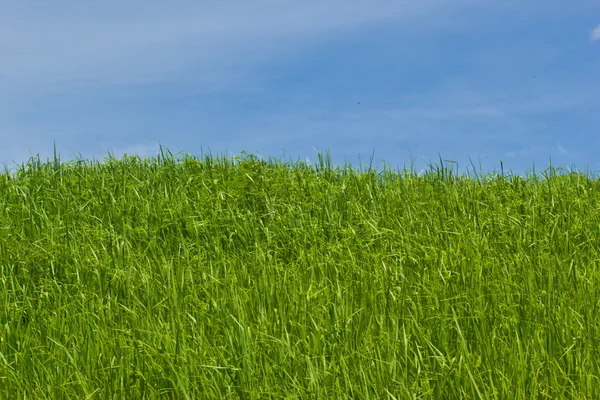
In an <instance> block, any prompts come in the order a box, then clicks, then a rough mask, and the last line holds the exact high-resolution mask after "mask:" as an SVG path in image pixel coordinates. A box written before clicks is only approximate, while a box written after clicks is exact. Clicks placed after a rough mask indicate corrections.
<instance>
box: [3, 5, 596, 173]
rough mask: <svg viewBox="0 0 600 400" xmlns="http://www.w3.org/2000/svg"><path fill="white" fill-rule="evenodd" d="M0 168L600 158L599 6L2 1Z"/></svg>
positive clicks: (585, 163)
mask: <svg viewBox="0 0 600 400" xmlns="http://www.w3.org/2000/svg"><path fill="white" fill-rule="evenodd" d="M0 48H1V49H2V53H3V62H2V64H1V65H0V87H1V88H2V90H0V124H1V125H0V132H1V133H0V135H1V136H0V137H1V138H2V146H0V164H6V165H8V166H9V167H10V168H14V166H15V163H16V164H21V163H23V162H26V161H27V160H28V159H29V158H30V157H31V156H32V155H36V154H39V155H41V157H42V158H45V157H50V158H51V157H52V152H53V145H54V143H56V145H57V147H58V150H59V152H60V154H61V156H62V157H63V158H68V157H71V156H73V155H80V156H81V157H83V158H99V157H104V156H106V154H107V152H111V153H112V154H114V155H115V156H116V157H120V156H122V155H123V154H125V153H127V154H138V155H140V156H146V155H148V156H152V155H156V154H157V153H158V152H159V148H160V145H163V146H166V147H167V148H169V149H171V150H173V151H176V152H177V151H185V152H189V153H192V154H198V153H200V152H201V150H202V149H204V150H210V151H211V152H212V153H214V154H217V153H225V152H229V153H231V154H239V153H240V152H241V151H242V150H247V151H249V152H251V153H257V154H261V155H264V156H265V157H271V156H273V157H279V156H282V155H283V156H284V157H286V158H288V157H289V158H291V159H298V158H299V159H302V160H304V159H306V158H307V157H308V158H309V159H311V160H314V159H315V158H316V156H317V151H321V152H323V151H325V150H326V149H328V150H330V151H331V155H332V158H333V160H334V162H336V163H338V164H343V163H345V162H346V161H348V162H351V163H352V164H357V163H358V157H359V155H360V156H361V158H362V160H368V159H369V158H370V157H371V155H373V156H374V157H375V160H376V161H378V160H385V161H386V162H387V163H388V164H390V165H391V166H392V167H400V168H401V167H402V166H403V165H405V164H406V163H408V162H410V158H411V157H412V158H413V159H414V161H416V162H417V164H418V167H420V168H426V163H427V162H429V161H431V160H433V161H436V160H437V159H438V155H441V156H442V157H443V158H444V159H451V160H454V161H456V162H457V163H458V165H459V167H460V168H461V169H463V170H464V169H468V168H470V165H471V160H474V162H475V164H476V165H479V164H481V166H482V168H483V169H484V170H497V169H499V167H500V161H503V164H504V166H505V168H507V169H510V170H512V171H515V172H517V173H525V171H526V170H527V169H531V168H532V166H535V168H536V169H539V170H542V169H544V168H545V167H547V166H548V163H549V161H550V160H552V163H553V164H554V165H556V166H558V167H566V168H574V169H578V170H584V169H588V168H589V169H591V170H597V169H600V160H599V159H598V156H597V153H598V148H599V145H600V139H598V135H597V134H598V128H597V127H598V126H600V112H598V111H599V110H598V109H599V106H600V101H599V100H600V80H599V79H598V72H597V71H600V7H599V6H598V4H597V2H595V1H591V0H581V1H577V2H564V1H558V0H553V1H540V0H532V1H529V2H526V3H523V2H517V1H516V0H509V1H499V0H484V1H476V0H458V1H453V2H447V1H441V0H424V1H421V2H413V1H406V0H397V1H390V0H371V1H369V2H366V1H358V0H346V1H339V0H321V1H317V0H308V1H303V2H300V3H298V2H289V1H283V2H281V1H275V0H262V1H255V0H252V1H238V0H236V1H230V2H212V1H200V2H197V1H191V0H179V1H173V2H165V1H158V0H154V1H143V2H142V1H139V0H136V1H127V2H119V1H116V0H108V1H102V2H100V1H95V2H85V3H80V2H74V1H66V0H58V1H55V2H52V3H43V2H34V1H25V2H17V1H8V2H5V3H4V4H3V12H2V13H1V14H0Z"/></svg>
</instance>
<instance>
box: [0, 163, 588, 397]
mask: <svg viewBox="0 0 600 400" xmlns="http://www.w3.org/2000/svg"><path fill="white" fill-rule="evenodd" d="M599 261H600V182H599V181H598V180H597V179H594V178H592V177H589V176H585V175H582V174H574V173H569V174H561V173H560V171H556V170H554V169H549V170H548V171H546V173H545V174H544V176H531V177H519V176H514V175H510V176H506V175H497V174H496V175H488V176H483V177H482V176H477V177H474V178H468V177H466V176H457V175H456V174H453V173H452V171H451V170H448V169H447V168H444V167H443V166H435V165H434V166H431V170H430V171H428V172H427V173H426V174H424V175H422V176H418V175H417V174H416V173H414V172H411V171H406V170H405V171H402V172H393V171H391V170H385V171H383V172H377V171H374V170H366V171H365V170H363V171H358V170H353V169H351V168H349V167H346V168H334V167H333V166H332V165H331V163H330V162H329V160H328V159H327V157H322V156H321V157H320V160H319V163H318V164H316V165H314V166H310V165H306V163H296V164H292V163H282V162H275V161H269V162H265V161H262V160H259V159H258V158H257V157H254V156H252V155H243V156H241V157H238V158H234V159H227V158H213V157H211V156H207V157H205V158H203V159H198V158H193V157H190V156H185V157H180V158H176V157H174V156H173V155H172V154H171V153H168V152H167V153H162V154H161V155H159V156H158V157H157V158H154V159H140V158H137V157H125V158H123V159H121V160H116V159H110V160H108V161H106V162H104V163H97V162H89V163H88V162H77V163H69V164H63V163H61V162H60V160H58V159H55V160H54V162H47V163H45V164H43V163H41V162H40V161H39V158H38V159H37V160H35V159H32V160H30V162H29V163H28V164H27V165H24V166H23V167H22V168H21V169H20V170H19V171H18V172H17V173H16V174H14V175H10V174H8V173H5V174H3V175H0V398H6V399H8V398H52V399H57V398H80V399H83V398H90V399H95V398H98V399H102V398H123V399H133V398H159V397H160V398H163V397H167V398H181V399H183V398H198V399H200V398H207V399H208V398H215V399H216V398H231V399H259V398H260V399H265V398H274V399H284V398H289V399H296V398H297V399H300V398H301V399H308V398H319V399H329V398H332V399H334V398H335V399H344V398H354V399H408V398H411V399H412V398H420V399H427V398H434V399H442V398H443V399H454V398H456V399H459V398H462V399H467V398H474V399H477V398H481V399H494V398H497V399H533V398H540V399H542V398H548V399H551V398H553V399H562V398H581V399H584V398H589V399H594V398H596V399H597V398H600V379H599V378H600V367H599V361H598V360H600V319H599V318H598V315H600V266H599Z"/></svg>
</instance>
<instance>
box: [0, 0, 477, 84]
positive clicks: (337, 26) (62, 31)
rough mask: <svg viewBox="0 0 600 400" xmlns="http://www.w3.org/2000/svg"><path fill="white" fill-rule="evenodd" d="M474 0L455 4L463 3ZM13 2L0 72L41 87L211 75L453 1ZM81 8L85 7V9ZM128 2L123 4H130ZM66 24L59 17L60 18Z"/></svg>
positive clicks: (6, 13)
mask: <svg viewBox="0 0 600 400" xmlns="http://www.w3.org/2000/svg"><path fill="white" fill-rule="evenodd" d="M474 1H475V0H460V1H456V2H452V6H451V7H457V6H461V5H465V4H469V3H473V2H474ZM49 4H50V3H47V4H46V3H40V2H9V3H8V5H3V10H2V14H1V15H0V49H2V54H3V57H2V59H3V60H2V63H1V64H0V77H1V78H2V79H3V80H7V81H11V82H14V83H16V82H20V83H21V84H29V85H32V86H35V85H37V84H40V83H48V82H55V83H72V82H73V81H81V80H84V81H87V82H88V83H90V82H91V83H94V82H100V83H106V82H107V81H108V82H110V83H130V82H139V81H147V80H155V79H159V78H162V79H164V78H165V75H166V78H167V79H168V76H169V74H176V73H178V72H179V71H181V70H185V69H186V68H199V71H198V75H200V76H202V75H208V74H210V76H206V81H207V82H211V81H214V80H215V79H217V80H219V79H221V80H225V81H226V80H227V79H229V78H230V75H232V74H233V75H235V73H233V72H232V70H236V69H239V67H240V66H244V65H246V66H247V65H248V64H250V63H252V62H256V61H260V60H261V59H262V58H264V57H268V56H269V55H270V54H272V53H273V51H277V50H285V49H288V50H289V48H290V45H294V44H296V45H302V44H303V43H311V42H313V41H315V40H319V39H320V40H323V39H325V40H329V39H330V38H332V37H333V36H334V35H339V34H342V33H343V32H344V31H345V30H348V29H352V28H355V27H360V26H363V25H366V24H371V23H379V22H382V21H385V20H394V21H403V22H404V23H407V24H408V23H418V22H416V21H414V18H415V17H416V16H419V15H430V14H433V13H435V12H438V11H440V10H446V9H448V8H449V7H450V6H448V3H447V2H445V1H442V0H424V1H420V2H414V1H409V0H395V1H392V0H371V1H369V2H365V1H362V0H344V1H342V0H307V1H302V2H297V3H290V2H281V1H278V0H244V1H241V0H240V1H227V2H211V3H207V2H196V1H191V0H182V1H179V2H147V1H144V2H142V1H133V2H127V3H123V2H121V1H117V0H107V1H103V2H98V3H89V2H85V3H81V4H80V3H73V2H66V1H55V2H52V6H50V5H49ZM84 4H85V5H84ZM124 4H126V5H124ZM57 21H60V23H57Z"/></svg>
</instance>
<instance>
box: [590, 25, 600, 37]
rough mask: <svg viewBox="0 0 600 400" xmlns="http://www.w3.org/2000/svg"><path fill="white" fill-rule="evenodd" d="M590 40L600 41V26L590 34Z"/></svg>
mask: <svg viewBox="0 0 600 400" xmlns="http://www.w3.org/2000/svg"><path fill="white" fill-rule="evenodd" d="M590 39H591V40H600V25H598V26H597V27H595V28H594V29H592V32H590Z"/></svg>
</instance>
